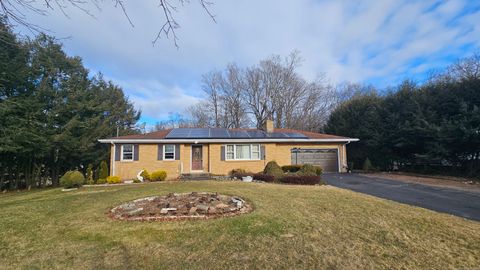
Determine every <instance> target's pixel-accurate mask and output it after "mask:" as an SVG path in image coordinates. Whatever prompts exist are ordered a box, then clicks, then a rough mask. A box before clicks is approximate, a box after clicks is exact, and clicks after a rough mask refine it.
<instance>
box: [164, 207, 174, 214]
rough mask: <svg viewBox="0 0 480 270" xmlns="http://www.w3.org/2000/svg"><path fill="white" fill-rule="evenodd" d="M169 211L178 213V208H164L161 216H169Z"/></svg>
mask: <svg viewBox="0 0 480 270" xmlns="http://www.w3.org/2000/svg"><path fill="white" fill-rule="evenodd" d="M168 211H177V208H162V210H160V214H168Z"/></svg>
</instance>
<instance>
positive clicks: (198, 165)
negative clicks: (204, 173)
mask: <svg viewBox="0 0 480 270" xmlns="http://www.w3.org/2000/svg"><path fill="white" fill-rule="evenodd" d="M202 161H203V159H202V146H201V145H192V171H201V170H203V166H202Z"/></svg>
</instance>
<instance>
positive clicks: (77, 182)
mask: <svg viewBox="0 0 480 270" xmlns="http://www.w3.org/2000/svg"><path fill="white" fill-rule="evenodd" d="M84 182H85V177H84V176H83V174H82V173H81V172H79V171H68V172H66V173H65V174H64V175H63V176H62V177H61V178H60V185H62V186H63V187H64V188H76V187H81V186H82V184H83V183H84Z"/></svg>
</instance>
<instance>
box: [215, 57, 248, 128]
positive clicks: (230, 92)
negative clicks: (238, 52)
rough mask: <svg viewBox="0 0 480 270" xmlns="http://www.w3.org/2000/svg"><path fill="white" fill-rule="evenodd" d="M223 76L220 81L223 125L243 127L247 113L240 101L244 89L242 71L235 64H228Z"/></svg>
mask: <svg viewBox="0 0 480 270" xmlns="http://www.w3.org/2000/svg"><path fill="white" fill-rule="evenodd" d="M224 77H225V78H223V79H222V83H221V85H222V88H221V90H222V101H223V104H224V114H225V121H224V126H225V127H227V128H240V127H243V126H244V124H245V122H246V118H247V115H246V113H245V109H244V103H243V101H242V93H243V89H244V82H243V75H242V71H241V70H240V69H239V68H238V67H237V66H236V65H235V64H229V65H228V66H227V68H226V71H225V76H224Z"/></svg>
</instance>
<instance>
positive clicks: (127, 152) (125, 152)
mask: <svg viewBox="0 0 480 270" xmlns="http://www.w3.org/2000/svg"><path fill="white" fill-rule="evenodd" d="M122 160H133V144H124V145H122Z"/></svg>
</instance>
